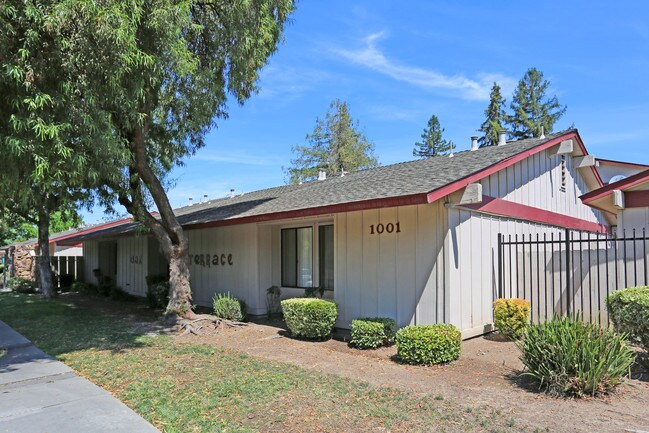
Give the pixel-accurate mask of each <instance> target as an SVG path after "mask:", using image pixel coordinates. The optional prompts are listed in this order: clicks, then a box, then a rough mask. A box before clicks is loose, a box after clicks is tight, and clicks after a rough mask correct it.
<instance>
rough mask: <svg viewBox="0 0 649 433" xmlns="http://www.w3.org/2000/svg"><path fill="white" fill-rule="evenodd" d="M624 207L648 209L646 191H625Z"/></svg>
mask: <svg viewBox="0 0 649 433" xmlns="http://www.w3.org/2000/svg"><path fill="white" fill-rule="evenodd" d="M624 207H625V208H634V207H649V190H648V191H626V192H625V193H624Z"/></svg>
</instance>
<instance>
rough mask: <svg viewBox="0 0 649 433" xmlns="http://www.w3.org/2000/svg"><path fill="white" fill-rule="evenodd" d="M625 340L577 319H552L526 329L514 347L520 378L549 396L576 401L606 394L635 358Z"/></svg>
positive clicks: (618, 382) (612, 332)
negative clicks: (521, 368)
mask: <svg viewBox="0 0 649 433" xmlns="http://www.w3.org/2000/svg"><path fill="white" fill-rule="evenodd" d="M625 339H626V336H625V335H621V334H617V333H615V331H613V330H612V329H600V328H599V327H598V326H597V325H593V324H590V323H584V322H582V321H581V319H580V318H579V317H577V319H572V318H563V319H559V318H555V319H554V320H550V321H548V322H545V323H541V324H539V325H532V326H530V327H529V328H528V329H527V331H526V332H525V334H524V336H523V339H522V340H521V341H519V342H518V343H517V345H518V346H519V348H520V350H521V352H522V355H521V361H523V365H524V366H525V371H524V372H523V375H525V376H528V377H530V378H532V379H533V380H534V381H535V382H537V383H538V384H539V387H540V388H542V389H546V390H547V391H549V392H550V393H552V394H561V395H572V396H579V397H580V396H583V395H591V396H595V395H599V394H604V393H608V392H610V391H611V390H613V389H614V388H615V387H616V386H617V385H618V384H620V383H621V382H622V380H623V379H624V377H625V375H626V374H627V373H628V371H629V368H630V367H631V364H633V361H634V357H635V355H634V353H633V351H632V350H631V349H630V348H629V347H628V346H627V345H626V343H625Z"/></svg>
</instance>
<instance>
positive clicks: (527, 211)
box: [461, 196, 608, 233]
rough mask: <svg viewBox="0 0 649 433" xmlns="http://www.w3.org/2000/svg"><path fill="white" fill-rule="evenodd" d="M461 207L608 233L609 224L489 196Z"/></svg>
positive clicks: (575, 228)
mask: <svg viewBox="0 0 649 433" xmlns="http://www.w3.org/2000/svg"><path fill="white" fill-rule="evenodd" d="M461 207H465V208H469V209H473V210H477V211H480V212H485V213H489V214H493V215H499V216H505V217H510V218H515V219H522V220H526V221H533V222H537V223H541V224H547V225H552V226H559V227H565V228H569V229H574V230H584V231H589V232H594V233H606V232H607V231H608V228H607V226H605V225H603V224H599V223H594V222H592V221H587V220H583V219H581V218H575V217H571V216H568V215H563V214H560V213H556V212H551V211H549V210H545V209H540V208H537V207H533V206H527V205H524V204H520V203H515V202H512V201H509V200H503V199H500V198H494V197H489V196H483V197H482V203H477V204H471V205H463V206H461Z"/></svg>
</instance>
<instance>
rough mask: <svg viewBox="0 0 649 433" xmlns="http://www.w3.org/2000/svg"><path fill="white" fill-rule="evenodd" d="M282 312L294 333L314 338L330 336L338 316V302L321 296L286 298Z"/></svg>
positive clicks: (320, 338)
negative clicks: (320, 297)
mask: <svg viewBox="0 0 649 433" xmlns="http://www.w3.org/2000/svg"><path fill="white" fill-rule="evenodd" d="M282 312H283V313H284V320H285V321H286V326H287V327H288V329H289V330H290V331H291V334H292V335H294V336H296V337H302V338H307V339H312V340H322V339H326V338H329V336H330V335H331V332H332V331H333V328H334V324H335V323H336V319H337V318H338V306H337V305H336V303H335V302H332V301H327V300H325V299H319V298H293V299H285V300H283V301H282Z"/></svg>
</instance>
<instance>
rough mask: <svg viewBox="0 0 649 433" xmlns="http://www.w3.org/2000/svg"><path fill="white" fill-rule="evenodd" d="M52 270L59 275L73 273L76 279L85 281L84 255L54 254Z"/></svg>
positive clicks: (51, 259) (51, 258)
mask: <svg viewBox="0 0 649 433" xmlns="http://www.w3.org/2000/svg"><path fill="white" fill-rule="evenodd" d="M50 261H51V264H52V270H53V271H54V272H56V274H57V275H59V277H60V276H61V275H73V276H74V278H73V280H74V281H83V280H84V279H83V277H84V275H83V256H52V257H50Z"/></svg>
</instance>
